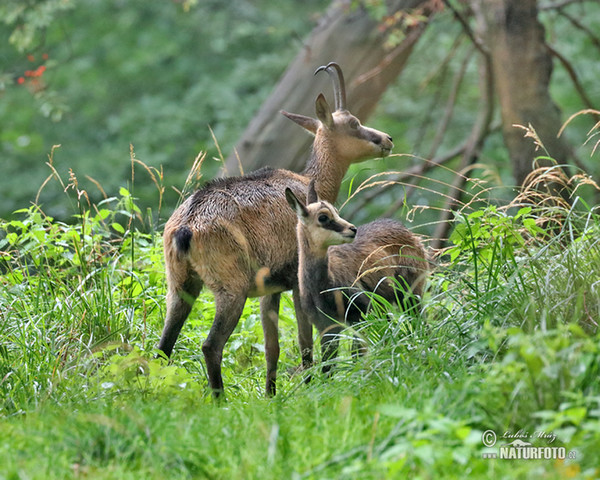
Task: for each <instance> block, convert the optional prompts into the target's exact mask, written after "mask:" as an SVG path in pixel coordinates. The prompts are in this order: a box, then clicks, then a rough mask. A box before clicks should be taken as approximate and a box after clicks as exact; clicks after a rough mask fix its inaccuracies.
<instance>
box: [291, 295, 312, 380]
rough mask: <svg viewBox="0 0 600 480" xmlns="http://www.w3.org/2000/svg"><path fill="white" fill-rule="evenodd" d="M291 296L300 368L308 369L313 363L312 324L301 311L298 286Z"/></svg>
mask: <svg viewBox="0 0 600 480" xmlns="http://www.w3.org/2000/svg"><path fill="white" fill-rule="evenodd" d="M292 296H293V299H294V310H295V312H296V323H297V324H298V344H299V346H300V355H301V357H302V364H301V368H310V367H311V366H312V363H313V336H312V332H313V330H312V323H311V322H310V320H309V319H308V316H307V315H306V314H305V313H304V311H303V310H302V302H301V300H300V289H299V288H298V286H295V287H294V289H293V290H292ZM309 380H310V378H307V381H309Z"/></svg>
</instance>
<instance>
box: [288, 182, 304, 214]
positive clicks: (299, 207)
mask: <svg viewBox="0 0 600 480" xmlns="http://www.w3.org/2000/svg"><path fill="white" fill-rule="evenodd" d="M285 198H286V199H287V202H288V204H289V205H290V207H291V208H292V210H294V211H295V212H296V215H297V216H298V218H307V217H308V210H307V209H306V206H305V205H304V204H303V203H302V202H301V201H300V200H298V197H296V195H295V194H294V192H292V191H291V190H290V188H289V187H286V189H285Z"/></svg>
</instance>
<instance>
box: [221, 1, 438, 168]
mask: <svg viewBox="0 0 600 480" xmlns="http://www.w3.org/2000/svg"><path fill="white" fill-rule="evenodd" d="M427 3H428V2H427V0H397V1H395V2H393V5H392V6H391V7H390V13H392V14H393V13H394V12H398V11H400V10H408V9H413V8H417V7H420V6H425V5H426V4H427ZM350 4H351V2H350V1H346V0H344V1H339V2H334V3H333V5H332V6H331V7H330V9H329V10H328V11H327V13H326V14H325V15H324V17H323V19H322V20H321V21H320V23H319V25H318V26H317V27H316V28H315V29H314V30H313V31H312V33H311V35H310V37H309V38H308V40H307V41H306V42H305V44H304V47H303V49H302V51H301V52H300V53H299V54H298V55H297V56H296V58H295V59H294V60H293V62H292V63H291V64H290V66H289V67H288V69H287V70H286V72H285V73H284V74H283V76H282V77H281V79H280V80H279V83H278V84H277V86H276V87H275V90H274V91H273V93H272V94H271V95H270V96H269V98H268V99H267V100H266V101H265V102H264V103H263V105H262V106H261V108H260V110H259V111H258V113H257V114H256V116H255V117H254V118H253V119H252V121H251V122H250V124H249V125H248V127H247V128H246V131H245V132H244V133H243V135H242V137H241V139H240V140H239V141H238V143H237V145H236V146H235V150H234V152H233V153H232V154H230V155H229V157H228V158H227V160H226V164H225V165H226V168H227V173H228V174H230V175H231V174H235V173H238V171H239V165H240V163H241V166H242V168H243V170H244V172H248V171H251V170H255V169H257V168H259V167H262V166H265V165H269V166H273V167H280V168H287V169H291V170H296V171H299V170H302V168H303V167H304V165H305V164H306V161H307V159H308V156H309V154H310V145H311V142H312V137H310V136H309V135H307V134H306V133H305V132H303V131H302V129H301V128H299V127H298V126H297V125H295V124H294V123H292V122H291V121H290V120H288V119H286V118H285V117H283V115H281V114H280V113H279V111H280V110H287V111H289V112H293V113H300V114H303V115H308V116H312V117H314V115H315V103H314V102H315V99H316V98H317V95H318V94H319V93H320V92H324V93H325V94H326V96H327V97H328V98H329V99H330V104H333V98H332V97H331V94H328V92H331V86H330V79H329V78H328V76H327V75H325V74H320V75H317V76H316V77H315V76H313V72H314V71H315V69H316V68H317V67H319V66H320V65H325V64H327V63H329V62H331V61H335V62H337V63H338V64H340V66H341V67H342V69H343V71H344V76H345V78H346V84H347V104H348V109H349V110H350V111H351V112H352V113H353V114H354V115H356V116H357V117H358V118H360V119H361V120H366V119H367V118H368V116H369V115H370V114H371V113H372V111H373V110H374V108H375V106H376V104H377V102H378V100H379V98H380V97H381V95H382V94H383V92H384V91H385V89H386V88H387V86H388V85H389V84H390V83H391V82H392V81H394V80H395V79H396V77H397V76H398V75H399V74H400V72H401V71H402V69H403V68H404V65H405V63H406V61H407V59H408V57H409V56H410V53H411V51H412V47H413V46H414V44H415V43H416V41H417V40H418V39H419V37H420V34H421V32H422V31H423V30H424V27H425V24H424V23H421V24H419V25H418V26H416V27H414V28H412V29H411V30H410V31H407V32H406V37H405V38H404V39H403V41H402V42H401V43H400V44H399V45H398V46H396V47H395V48H394V49H393V50H391V51H390V50H388V49H386V48H385V46H384V42H385V39H386V35H385V34H384V33H383V32H381V31H379V29H378V22H377V21H376V20H374V19H373V18H371V17H370V16H369V14H368V13H367V12H366V11H365V10H364V9H363V8H361V7H358V8H351V6H350ZM423 14H424V15H428V14H429V12H428V11H424V12H423Z"/></svg>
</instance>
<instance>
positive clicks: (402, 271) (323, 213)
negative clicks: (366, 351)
mask: <svg viewBox="0 0 600 480" xmlns="http://www.w3.org/2000/svg"><path fill="white" fill-rule="evenodd" d="M285 195H286V198H287V201H288V203H289V205H290V207H291V208H292V210H293V211H294V212H295V213H296V216H297V217H298V220H297V228H296V235H297V239H298V255H299V264H298V286H299V293H300V304H301V307H302V310H303V312H304V314H305V315H307V316H308V317H309V320H310V322H311V323H312V324H313V325H314V326H315V327H316V328H317V330H318V331H319V334H320V336H321V352H322V355H321V356H322V358H323V360H324V361H326V360H329V359H331V358H333V357H335V355H336V353H337V347H338V336H339V333H340V332H341V330H342V328H343V324H344V323H347V324H349V325H352V324H355V323H357V322H358V321H360V320H361V319H362V315H363V314H364V313H366V312H367V311H368V309H369V306H370V302H371V295H369V294H370V293H377V295H379V296H381V297H383V298H384V299H386V300H387V301H388V302H390V303H404V304H408V305H414V304H415V301H417V302H418V299H419V297H420V296H421V295H422V293H423V286H424V283H425V277H426V275H427V271H428V262H427V258H426V253H425V249H424V248H423V245H422V244H421V241H420V240H419V239H418V238H417V237H416V236H415V235H413V234H412V233H411V232H410V231H409V230H408V229H407V228H406V227H405V226H404V225H402V224H401V223H400V222H397V221H395V220H389V219H384V220H375V221H373V222H371V223H367V224H365V225H361V226H359V227H358V228H356V227H355V226H354V225H352V224H351V223H349V222H347V221H346V220H344V219H343V218H341V217H340V216H339V214H338V212H337V210H336V209H335V207H333V206H332V205H331V204H330V203H329V202H326V201H322V200H319V199H318V197H317V192H316V191H315V188H314V183H313V182H312V181H311V183H310V185H309V187H308V195H307V197H306V198H307V200H306V204H305V203H304V202H303V201H301V200H299V199H298V197H297V196H296V194H295V193H294V192H293V191H292V190H291V189H289V188H286V190H285ZM399 287H400V288H399ZM365 292H367V293H365ZM353 350H354V351H355V352H356V353H360V352H361V351H362V350H363V349H362V348H360V347H359V346H358V343H357V342H355V346H354V348H353ZM329 368H330V365H329V364H326V365H324V367H323V370H324V371H328V370H329Z"/></svg>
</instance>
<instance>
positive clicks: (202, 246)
mask: <svg viewBox="0 0 600 480" xmlns="http://www.w3.org/2000/svg"><path fill="white" fill-rule="evenodd" d="M320 71H326V72H327V73H328V74H329V75H330V76H331V78H332V80H333V86H334V94H335V110H334V111H332V110H331V109H330V107H329V105H328V103H327V101H326V100H325V97H324V96H323V94H319V96H318V97H317V99H316V113H317V118H316V119H313V118H310V117H305V116H303V115H297V114H292V113H287V112H282V113H283V114H284V115H285V116H286V117H288V118H290V119H291V120H293V121H294V122H296V123H298V124H299V125H300V126H302V127H303V128H304V129H306V130H307V131H309V132H310V133H312V134H314V136H315V138H314V142H313V148H312V154H311V157H310V160H309V162H308V164H307V166H306V168H305V170H304V171H303V172H302V173H299V174H298V173H294V172H291V171H289V170H283V169H271V168H263V169H260V170H258V171H256V172H253V173H250V174H248V175H244V176H240V177H231V178H224V179H217V180H213V181H211V182H209V183H208V184H207V185H205V186H204V187H203V188H201V189H200V190H198V191H196V192H195V193H194V194H192V195H191V196H190V197H189V198H188V199H187V200H185V201H184V202H183V203H182V204H181V205H180V206H179V207H178V208H177V209H176V210H175V212H174V213H173V215H172V216H171V218H170V219H169V220H168V221H167V224H166V226H165V231H164V254H165V263H166V273H167V285H168V291H167V314H166V318H165V325H164V329H163V332H162V336H161V339H160V342H159V345H158V348H159V349H160V350H162V351H163V352H164V353H165V354H166V355H167V356H170V355H171V352H172V350H173V346H174V344H175V341H176V340H177V337H178V336H179V333H180V331H181V328H182V326H183V324H184V322H185V320H186V318H187V317H188V315H189V313H190V311H191V309H192V305H193V303H194V300H195V299H196V298H197V296H198V295H199V293H200V290H201V289H202V286H203V285H206V286H207V287H208V288H209V289H210V290H211V291H212V292H213V293H214V297H215V307H216V312H215V318H214V321H213V324H212V327H211V329H210V332H209V333H208V337H207V338H206V340H205V342H204V344H203V345H202V352H203V354H204V358H205V361H206V369H207V372H208V381H209V384H210V387H211V388H212V391H213V394H214V396H215V397H218V396H219V395H220V394H221V393H222V392H223V379H222V376H221V363H222V354H223V348H224V346H225V343H226V342H227V340H228V339H229V337H230V336H231V333H232V332H233V330H234V328H235V326H236V325H237V324H238V321H239V319H240V316H241V314H242V311H243V308H244V304H245V302H246V298H248V297H261V300H260V310H261V322H262V327H263V331H264V336H265V357H266V363H267V379H266V392H267V394H270V395H273V394H275V390H276V376H277V362H278V359H279V338H278V317H279V301H280V294H281V292H283V291H285V290H290V289H292V290H293V298H294V305H295V309H296V314H297V319H298V330H299V333H298V337H299V343H300V347H301V351H302V355H303V359H304V363H305V364H306V363H307V362H309V359H312V328H311V325H310V323H309V322H308V320H307V319H306V318H305V317H304V316H303V313H302V309H301V308H299V305H300V300H299V293H298V275H297V272H298V249H297V244H296V234H295V227H296V216H295V215H294V213H293V212H292V211H291V210H290V209H289V208H288V206H287V202H286V198H285V193H284V192H285V189H286V188H289V189H290V190H292V191H293V192H294V193H295V194H296V195H298V196H300V197H303V198H305V197H306V192H307V187H308V183H309V182H310V181H311V180H313V181H314V184H315V189H316V191H317V192H318V194H319V195H320V196H321V198H323V199H325V200H327V201H329V202H334V201H335V199H336V198H337V195H338V192H339V189H340V185H341V182H342V179H343V177H344V175H345V173H346V171H347V170H348V167H349V166H350V164H352V163H355V162H361V161H363V160H366V159H368V158H373V157H377V156H381V157H383V156H386V155H388V154H389V153H390V151H391V149H392V147H393V143H392V138H391V137H390V136H389V135H387V134H386V133H384V132H380V131H378V130H375V129H372V128H368V127H364V126H362V125H361V123H360V122H359V120H358V119H357V118H356V117H355V116H353V115H352V114H351V113H350V112H349V111H348V110H347V109H346V95H345V87H344V78H343V75H342V71H341V69H340V67H339V66H338V65H337V64H336V63H333V62H332V63H330V64H328V65H326V66H322V67H319V68H318V69H317V71H316V72H315V74H317V73H318V72H320Z"/></svg>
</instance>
